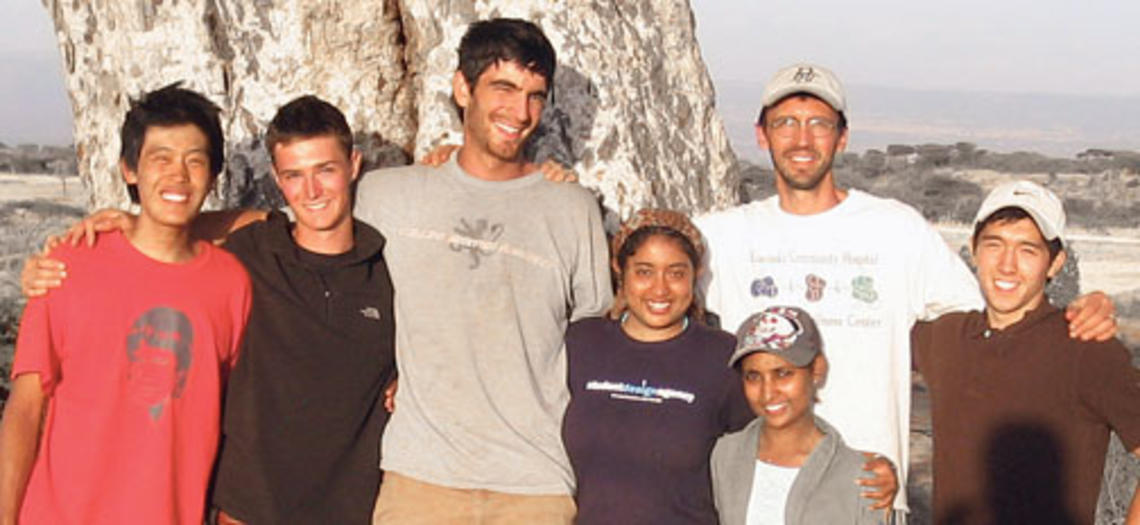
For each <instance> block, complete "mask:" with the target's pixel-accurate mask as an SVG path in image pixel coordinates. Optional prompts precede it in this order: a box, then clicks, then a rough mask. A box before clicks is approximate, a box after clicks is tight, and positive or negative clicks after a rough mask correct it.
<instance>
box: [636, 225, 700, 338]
mask: <svg viewBox="0 0 1140 525" xmlns="http://www.w3.org/2000/svg"><path fill="white" fill-rule="evenodd" d="M655 236H661V237H665V238H666V239H669V240H671V241H673V242H675V243H677V244H678V245H679V246H680V247H681V251H683V252H685V255H686V256H687V257H688V258H689V262H691V263H692V264H693V302H692V304H690V305H689V309H688V314H689V317H692V318H693V320H695V321H700V322H702V323H704V322H705V315H704V314H705V310H704V306H703V305H702V302H703V301H702V300H701V297H700V291H699V290H698V286H697V271H698V270H699V269H700V267H701V256H700V254H699V253H698V252H697V247H696V246H693V242H692V241H690V240H689V238H688V237H686V236H685V234H683V233H681V232H679V231H677V230H675V229H673V228H670V227H668V226H643V227H641V228H638V229H636V230H634V232H633V233H631V234H629V237H628V238H626V240H625V242H624V243H622V245H621V247H620V248H618V250H617V253H615V254H614V258H615V259H616V260H617V267H618V271H619V272H621V273H624V272H625V265H626V263H627V262H629V258H630V257H632V256H633V254H635V253H637V250H640V249H641V246H642V245H644V244H645V242H646V241H648V240H649V239H650V238H652V237H655ZM621 273H619V274H618V275H617V276H616V277H617V278H618V287H619V289H620V286H621ZM615 315H616V314H615Z"/></svg>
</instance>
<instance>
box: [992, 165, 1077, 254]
mask: <svg viewBox="0 0 1140 525" xmlns="http://www.w3.org/2000/svg"><path fill="white" fill-rule="evenodd" d="M1011 207H1012V208H1020V209H1022V210H1025V213H1028V214H1029V216H1030V217H1032V218H1033V222H1036V223H1037V229H1039V230H1041V236H1042V237H1044V238H1045V240H1046V241H1051V240H1053V239H1061V241H1062V242H1064V239H1062V236H1063V235H1064V231H1065V208H1064V206H1062V204H1061V199H1060V198H1058V197H1057V194H1055V193H1053V192H1051V191H1049V190H1047V189H1045V188H1044V187H1042V186H1039V185H1037V184H1035V183H1033V182H1030V181H1027V180H1018V181H1013V182H1006V183H1004V184H1001V185H999V186H998V187H996V188H994V189H993V191H991V192H990V194H989V195H987V196H986V200H984V201H982V206H981V207H980V208H978V214H977V216H975V217H974V228H975V229H976V228H977V227H978V224H981V223H982V221H985V220H986V219H987V218H989V216H990V215H993V213H994V212H995V211H998V210H1000V209H1002V208H1011Z"/></svg>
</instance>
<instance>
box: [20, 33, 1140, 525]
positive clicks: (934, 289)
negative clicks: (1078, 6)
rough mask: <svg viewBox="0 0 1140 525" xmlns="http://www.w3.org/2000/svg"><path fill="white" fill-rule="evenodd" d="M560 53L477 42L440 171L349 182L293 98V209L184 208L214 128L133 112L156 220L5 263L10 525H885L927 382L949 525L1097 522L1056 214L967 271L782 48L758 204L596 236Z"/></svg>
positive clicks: (1118, 376) (829, 98) (665, 218)
mask: <svg viewBox="0 0 1140 525" xmlns="http://www.w3.org/2000/svg"><path fill="white" fill-rule="evenodd" d="M555 66H556V58H555V51H554V49H553V47H552V46H551V44H550V42H549V41H548V40H547V38H546V37H545V35H543V33H542V31H541V30H540V29H539V28H538V27H537V26H536V25H534V24H532V23H530V22H526V21H521V20H515V19H492V20H486V21H480V22H476V23H474V24H472V25H471V26H470V27H469V28H468V31H467V32H466V34H465V35H464V37H463V39H462V41H461V43H460V46H459V57H458V68H457V71H456V73H455V75H454V77H453V82H452V87H453V93H452V95H453V97H454V100H455V102H456V104H457V106H458V107H459V109H460V111H461V116H462V126H463V139H464V141H463V144H462V146H460V147H459V148H458V150H457V151H456V152H455V154H454V158H448V159H446V160H444V161H443V162H442V163H441V165H439V166H427V165H415V166H407V167H403V168H395V169H383V170H377V171H374V172H369V173H367V174H363V175H362V174H361V173H360V171H361V156H360V153H359V152H358V151H357V150H355V149H354V147H353V142H352V132H351V130H350V128H349V127H348V125H347V123H346V121H345V118H344V116H343V114H341V112H340V111H339V110H338V109H337V108H335V107H334V106H332V105H330V104H328V103H327V102H325V101H322V100H320V99H319V98H316V97H313V96H303V97H300V98H297V99H295V100H293V101H291V102H289V103H287V104H285V105H284V106H282V107H281V108H280V109H279V111H278V112H277V114H276V115H275V116H274V118H273V119H272V121H271V122H270V124H269V127H268V130H267V132H266V139H265V145H266V148H267V150H268V152H269V153H270V155H271V158H272V169H273V178H274V180H275V182H276V184H277V187H278V188H279V189H280V190H281V193H282V195H283V196H284V197H285V200H286V202H287V203H288V205H289V209H290V210H291V213H290V214H285V213H282V212H279V211H270V212H266V211H260V210H226V211H220V212H207V213H200V212H199V208H200V206H201V204H202V202H203V201H204V199H205V195H206V193H207V192H208V191H209V188H210V187H211V185H212V184H213V182H214V180H215V177H216V176H217V174H218V173H219V172H220V171H221V169H222V166H223V164H224V156H223V144H224V141H223V135H222V131H221V126H220V124H219V118H218V115H219V109H218V107H217V106H215V105H214V104H213V103H211V102H210V101H208V100H207V99H206V98H205V97H203V96H202V95H200V94H198V93H195V92H193V91H190V90H187V89H184V88H182V87H179V86H177V85H172V86H168V87H165V88H162V89H158V90H155V91H152V92H149V93H146V94H144V95H142V96H141V97H140V98H138V99H137V100H133V101H132V103H131V107H130V110H129V111H128V112H127V115H126V118H125V121H124V123H123V127H122V133H121V137H120V138H121V141H122V152H121V158H120V171H121V173H122V176H123V177H124V180H125V181H126V182H127V183H128V184H129V185H130V190H131V196H132V199H133V200H134V201H135V202H137V203H138V204H139V212H138V214H137V215H132V214H126V213H124V212H117V211H104V212H100V213H97V214H96V215H95V216H94V217H93V218H91V219H89V220H88V221H87V222H86V224H85V227H91V228H92V229H97V230H100V231H101V233H99V234H98V236H97V238H89V239H88V244H92V246H72V245H69V244H63V245H60V246H58V247H56V248H55V249H54V250H53V251H51V253H50V256H44V257H40V256H37V257H33V258H32V259H30V260H29V261H28V264H27V265H26V268H25V272H24V275H23V277H22V282H23V284H24V288H25V292H26V293H27V294H28V295H29V296H30V297H31V298H30V299H29V301H28V306H27V307H26V310H25V312H24V316H23V319H22V321H21V325H20V332H19V339H18V341H17V349H16V355H15V360H14V363H13V367H12V377H13V383H12V392H11V395H10V397H9V399H8V402H7V406H6V408H5V413H4V418H3V422H2V426H0V524H6V523H17V522H19V523H28V524H39V523H49V524H57V523H60V524H62V523H85V524H86V523H185V524H197V523H203V522H204V521H206V522H209V523H218V524H240V523H250V524H262V523H274V524H276V523H336V524H340V523H368V522H371V523H379V524H388V523H392V524H403V523H409V524H412V523H422V524H440V523H443V524H446V523H488V524H493V523H512V524H513V523H527V524H531V523H540V524H546V523H552V524H553V523H567V524H568V523H584V524H592V523H606V524H608V523H733V524H735V523H740V524H750V525H751V524H769V523H789V524H809V523H810V524H822V523H826V524H834V523H858V524H864V523H902V522H905V519H906V502H905V491H901V492H900V489H899V487H900V486H905V479H906V466H907V459H908V451H907V434H908V427H909V416H910V390H909V389H910V381H909V374H910V372H911V369H912V365H911V364H912V361H913V362H914V363H915V364H916V365H917V368H918V370H919V371H920V372H921V373H922V374H923V375H924V376H925V377H926V378H927V381H928V383H929V385H930V390H931V396H932V416H933V418H934V432H935V449H934V450H935V452H934V456H935V457H934V477H935V481H934V482H935V494H934V496H935V508H934V520H935V521H936V522H937V523H1088V522H1091V520H1092V512H1093V509H1094V507H1095V502H1096V497H1097V493H1098V490H1099V486H1100V471H1101V468H1102V467H1103V462H1104V455H1105V451H1106V447H1107V440H1108V435H1109V431H1110V429H1111V430H1115V431H1116V432H1117V433H1118V434H1119V435H1120V437H1121V439H1122V440H1123V442H1124V444H1125V447H1126V448H1127V449H1128V450H1130V451H1133V452H1134V453H1140V372H1138V371H1137V370H1136V369H1135V368H1133V367H1132V366H1131V363H1130V361H1129V355H1128V352H1127V350H1126V349H1125V348H1124V347H1123V346H1122V345H1121V344H1120V343H1119V342H1117V341H1116V340H1114V339H1113V336H1114V335H1115V330H1116V324H1115V318H1114V314H1113V312H1114V307H1113V305H1112V304H1111V302H1110V301H1108V300H1107V298H1106V297H1105V296H1104V294H1102V293H1093V294H1090V295H1088V296H1084V297H1081V298H1079V299H1078V300H1077V301H1076V302H1075V304H1074V305H1073V306H1071V307H1070V308H1069V310H1068V311H1065V312H1063V311H1060V310H1058V309H1056V308H1055V307H1053V306H1051V305H1050V304H1049V302H1048V299H1047V298H1046V297H1045V295H1044V284H1045V282H1046V281H1047V280H1048V279H1049V278H1051V277H1052V276H1054V275H1056V273H1057V271H1059V269H1060V267H1061V264H1063V262H1064V258H1065V255H1064V251H1063V248H1064V222H1065V220H1064V212H1063V209H1062V207H1061V204H1060V201H1059V200H1058V199H1057V198H1056V196H1055V195H1053V194H1052V193H1050V192H1049V191H1048V190H1046V189H1044V188H1042V187H1040V186H1037V185H1035V184H1032V183H1029V182H1024V181H1021V182H1016V183H1012V184H1009V185H1003V186H1001V187H999V188H996V189H995V190H994V192H993V193H991V195H990V196H989V197H988V198H987V199H986V201H985V202H984V203H983V205H982V207H981V209H980V210H979V212H978V216H977V220H976V222H975V231H974V235H973V237H972V242H971V245H972V249H973V251H972V253H973V257H974V262H975V264H976V266H977V279H975V277H974V276H973V275H971V273H970V271H969V270H968V268H967V267H966V265H965V264H964V263H963V262H962V261H961V260H960V259H959V258H958V257H957V256H956V255H954V254H953V253H952V252H951V251H950V250H949V249H948V247H947V246H946V244H945V243H944V242H943V241H942V240H941V238H940V237H939V236H938V234H937V233H936V232H935V231H934V230H933V229H932V228H931V227H930V226H929V225H928V224H927V223H926V222H925V221H924V220H923V219H922V217H921V216H920V215H919V214H918V213H916V212H915V211H914V210H913V209H911V208H909V207H908V206H906V205H904V204H901V203H899V202H897V201H892V200H888V199H881V198H878V197H875V196H873V195H870V194H867V193H864V192H860V191H857V190H853V189H850V190H845V189H841V188H840V187H839V186H838V185H837V184H836V181H835V178H834V175H833V172H832V169H831V164H832V160H833V159H834V158H835V155H836V154H837V153H839V152H841V151H842V150H843V148H844V147H845V145H846V141H847V122H846V111H847V105H846V98H845V94H844V91H843V88H842V86H841V84H840V83H839V81H838V79H837V78H836V77H835V76H834V75H833V74H832V73H831V72H830V71H828V70H826V69H824V68H822V67H819V66H814V65H809V64H797V65H794V66H791V67H788V68H785V69H782V70H781V71H779V72H778V73H777V74H776V75H775V76H774V77H773V78H772V80H771V81H770V82H769V84H768V85H767V86H766V88H765V90H764V93H763V94H762V97H761V105H762V110H761V112H760V116H759V119H758V121H757V124H756V136H757V140H758V142H759V144H760V146H761V147H763V148H765V149H767V150H768V151H769V152H770V153H771V158H772V163H773V165H774V168H775V171H776V175H777V176H776V188H777V195H775V196H773V197H771V198H769V199H767V200H764V201H760V202H754V203H750V204H747V205H743V206H740V207H737V208H733V209H730V210H726V211H721V212H715V213H711V214H708V215H705V216H700V217H696V218H694V219H693V220H690V219H689V218H688V217H686V216H684V215H683V214H681V213H678V212H675V211H669V210H659V209H646V210H640V211H638V212H636V213H634V214H633V215H631V216H630V217H629V218H628V219H627V220H626V221H625V222H624V223H623V224H622V226H621V228H620V230H619V231H617V232H616V233H615V234H614V235H613V236H612V239H611V240H610V241H609V242H607V237H606V233H605V232H604V230H603V225H602V217H601V213H600V209H599V207H598V205H597V202H596V200H595V199H594V197H593V195H592V194H591V193H590V192H588V191H586V190H585V189H583V188H582V187H580V186H578V185H577V184H574V183H573V182H564V181H557V180H549V179H548V178H547V177H546V176H545V175H544V174H543V171H542V170H540V169H539V167H538V166H536V165H534V164H533V163H531V162H529V161H528V160H527V159H526V158H525V157H524V156H523V154H522V152H523V146H524V144H525V143H526V141H527V139H528V137H530V135H531V134H532V133H533V131H534V130H535V129H536V127H537V125H538V123H539V119H540V117H541V114H542V110H543V108H544V106H545V104H546V102H547V100H548V98H549V96H548V95H549V93H550V91H551V90H552V89H553V82H554V73H555ZM81 229H83V228H81ZM209 241H214V242H215V243H220V244H221V248H218V247H215V246H214V243H211V242H209ZM710 313H715V314H716V315H715V316H713V315H710ZM718 318H719V327H723V328H725V329H727V330H729V331H731V332H735V335H733V334H732V333H729V332H725V331H722V330H721V329H720V328H719V327H718V325H717V322H715V319H718ZM912 355H913V359H912ZM397 378H398V379H397ZM860 452H862V453H860ZM1138 494H1140V492H1138ZM1138 507H1140V505H1133V508H1132V514H1131V515H1130V519H1131V520H1134V522H1136V523H1140V508H1138ZM892 509H893V511H892Z"/></svg>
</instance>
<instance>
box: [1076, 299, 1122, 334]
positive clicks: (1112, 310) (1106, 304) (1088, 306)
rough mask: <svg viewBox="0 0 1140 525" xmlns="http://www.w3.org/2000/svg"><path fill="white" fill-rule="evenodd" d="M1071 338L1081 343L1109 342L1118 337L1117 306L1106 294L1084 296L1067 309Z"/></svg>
mask: <svg viewBox="0 0 1140 525" xmlns="http://www.w3.org/2000/svg"><path fill="white" fill-rule="evenodd" d="M1065 319H1068V321H1069V337H1071V338H1073V339H1079V340H1081V341H1108V340H1109V339H1112V338H1113V337H1116V330H1117V325H1116V305H1115V304H1113V303H1112V299H1110V298H1109V297H1108V295H1106V294H1105V293H1104V292H1100V291H1097V292H1092V293H1089V294H1085V295H1082V296H1080V297H1078V298H1076V299H1074V300H1073V302H1072V303H1069V306H1068V308H1066V309H1065Z"/></svg>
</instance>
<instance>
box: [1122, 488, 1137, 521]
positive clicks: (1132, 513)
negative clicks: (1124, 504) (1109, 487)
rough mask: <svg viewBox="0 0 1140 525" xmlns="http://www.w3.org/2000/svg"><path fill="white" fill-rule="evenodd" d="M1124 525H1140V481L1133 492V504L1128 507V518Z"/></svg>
mask: <svg viewBox="0 0 1140 525" xmlns="http://www.w3.org/2000/svg"><path fill="white" fill-rule="evenodd" d="M1124 525H1140V481H1138V482H1137V483H1136V490H1134V491H1132V503H1130V504H1129V505H1128V518H1126V519H1125V520H1124Z"/></svg>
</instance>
